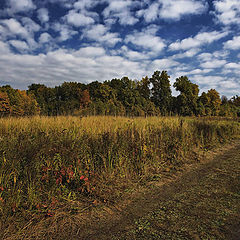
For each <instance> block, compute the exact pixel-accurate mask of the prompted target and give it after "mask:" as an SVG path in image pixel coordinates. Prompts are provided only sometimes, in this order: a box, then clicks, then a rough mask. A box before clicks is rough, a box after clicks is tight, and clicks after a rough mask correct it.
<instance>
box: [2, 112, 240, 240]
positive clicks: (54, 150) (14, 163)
mask: <svg viewBox="0 0 240 240" xmlns="http://www.w3.org/2000/svg"><path fill="white" fill-rule="evenodd" d="M239 135H240V123H239V122H237V121H233V120H225V121H224V120H214V119H212V120H210V119H205V118H202V119H201V118H190V117H189V118H182V117H161V118H159V117H149V118H125V117H81V118H80V117H63V116H62V117H39V116H36V117H30V118H29V117H25V118H14V117H7V118H1V119H0V229H1V231H0V238H1V239H5V238H6V239H7V237H9V239H17V238H19V239H23V236H25V235H24V234H25V230H26V229H28V226H31V227H32V228H34V226H35V225H37V224H38V223H39V222H43V224H42V225H41V231H40V233H39V234H40V235H39V236H38V237H39V239H44V238H46V239H48V237H49V234H50V235H51V233H49V231H48V228H49V225H46V224H45V225H44V222H46V221H47V220H48V219H55V220H54V221H55V224H58V226H60V225H61V226H63V229H64V226H65V225H62V224H61V221H63V216H64V219H65V220H64V221H66V219H68V224H70V223H71V219H72V218H74V216H77V215H78V214H80V213H82V212H84V211H85V210H86V209H89V208H91V207H95V206H96V205H98V204H113V203H114V202H116V201H118V200H120V199H121V195H122V194H123V193H124V192H126V190H127V189H129V188H130V186H131V185H133V184H137V185H139V184H142V183H143V182H146V181H147V180H148V179H154V177H159V176H161V174H162V173H164V172H169V173H173V172H176V171H178V170H181V169H182V168H183V166H184V165H185V164H187V163H194V162H197V161H198V160H199V155H200V154H201V153H202V152H203V151H207V150H209V149H211V148H213V147H216V146H218V145H219V144H223V143H226V142H228V141H230V140H232V139H235V138H239ZM84 209H85V210H84ZM63 213H64V214H63ZM61 214H62V215H61ZM67 216H68V217H67ZM65 223H66V222H65ZM63 229H61V227H58V229H57V230H56V229H55V230H56V232H58V233H60V232H61V231H64V230H63ZM31 234H32V233H31ZM11 236H12V238H11ZM33 239H37V237H36V236H35V238H33Z"/></svg>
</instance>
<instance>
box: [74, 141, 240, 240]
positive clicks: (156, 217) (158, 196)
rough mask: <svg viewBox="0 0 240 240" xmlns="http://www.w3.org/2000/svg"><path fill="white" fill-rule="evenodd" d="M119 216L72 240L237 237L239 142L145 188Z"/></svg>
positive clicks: (239, 220)
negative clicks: (174, 177)
mask: <svg viewBox="0 0 240 240" xmlns="http://www.w3.org/2000/svg"><path fill="white" fill-rule="evenodd" d="M118 214H120V216H118V217H116V218H114V216H113V217H110V218H109V219H108V221H107V220H104V221H99V222H98V223H97V222H94V223H93V224H92V226H90V225H89V226H88V229H86V230H87V231H81V232H80V233H79V235H78V236H75V237H76V239H91V240H94V239H112V240H117V239H118V240H124V239H126V240H128V239H129V240H130V239H131V240H133V239H164V240H167V239H171V240H174V239H176V240H181V239H195V240H198V239H211V240H214V239H217V240H220V239H229V240H239V239H240V142H238V143H236V144H235V145H233V146H232V147H231V148H230V149H227V150H226V149H225V150H224V147H223V150H222V152H221V151H218V153H215V154H214V157H213V159H211V161H210V160H208V161H206V162H205V163H202V164H198V165H194V166H192V167H191V168H190V170H188V171H187V172H186V173H183V174H180V176H177V177H176V179H175V180H174V181H172V180H171V181H168V183H165V184H158V183H157V182H156V183H155V184H151V185H149V190H148V191H145V192H144V193H142V194H141V195H140V196H138V197H137V198H135V199H134V200H133V201H131V203H130V204H129V205H128V206H127V207H125V209H124V210H122V211H121V212H120V213H118Z"/></svg>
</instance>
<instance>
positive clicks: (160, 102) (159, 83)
mask: <svg viewBox="0 0 240 240" xmlns="http://www.w3.org/2000/svg"><path fill="white" fill-rule="evenodd" d="M169 78H170V76H169V75H168V74H167V71H162V72H161V74H160V72H159V71H155V72H154V74H153V75H152V77H151V78H150V82H151V83H152V85H153V87H152V89H151V95H152V97H151V100H152V101H153V102H154V104H155V105H156V106H157V107H159V109H160V112H161V114H162V115H166V114H168V113H169V112H170V111H171V101H172V91H171V88H170V87H171V84H170V81H169Z"/></svg>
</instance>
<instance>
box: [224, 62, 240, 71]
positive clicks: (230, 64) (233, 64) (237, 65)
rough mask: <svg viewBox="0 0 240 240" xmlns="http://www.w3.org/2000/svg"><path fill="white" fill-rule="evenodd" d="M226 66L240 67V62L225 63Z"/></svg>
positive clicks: (231, 67)
mask: <svg viewBox="0 0 240 240" xmlns="http://www.w3.org/2000/svg"><path fill="white" fill-rule="evenodd" d="M225 68H230V69H240V63H233V62H231V63H228V64H226V65H225Z"/></svg>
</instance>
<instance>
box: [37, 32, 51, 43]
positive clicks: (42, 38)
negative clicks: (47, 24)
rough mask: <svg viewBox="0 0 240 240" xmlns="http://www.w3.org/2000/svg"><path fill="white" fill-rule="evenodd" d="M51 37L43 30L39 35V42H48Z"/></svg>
mask: <svg viewBox="0 0 240 240" xmlns="http://www.w3.org/2000/svg"><path fill="white" fill-rule="evenodd" d="M51 39H52V37H51V35H50V34H48V33H46V32H45V33H42V34H41V35H40V37H39V43H48V42H49V41H51Z"/></svg>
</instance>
